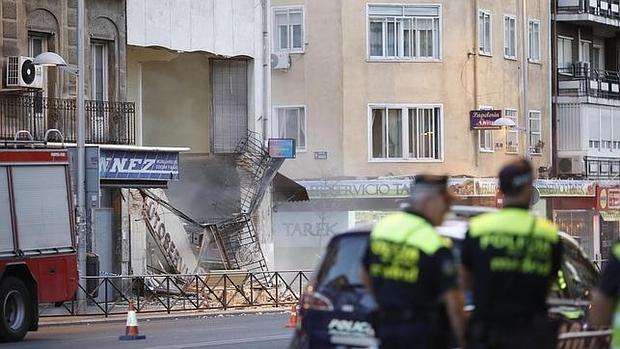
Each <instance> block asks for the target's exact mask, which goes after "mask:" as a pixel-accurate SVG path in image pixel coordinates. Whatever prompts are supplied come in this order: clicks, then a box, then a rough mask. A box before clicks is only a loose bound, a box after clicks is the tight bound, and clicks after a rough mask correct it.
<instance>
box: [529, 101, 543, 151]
mask: <svg viewBox="0 0 620 349" xmlns="http://www.w3.org/2000/svg"><path fill="white" fill-rule="evenodd" d="M532 114H538V124H539V126H540V130H539V131H536V132H535V131H533V130H532V120H534V118H532ZM527 122H528V123H529V125H528V126H529V133H530V134H529V135H528V137H530V149H528V150H527V151H528V154H530V155H536V156H539V155H542V154H543V152H542V150H541V152H540V153H534V152H533V151H532V150H533V149H535V147H536V145H535V144H534V142H532V138H533V137H534V135H538V137H539V139H540V140H541V141H542V140H543V138H542V135H543V123H542V112H541V111H540V110H529V111H528V112H527Z"/></svg>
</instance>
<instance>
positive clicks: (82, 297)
mask: <svg viewBox="0 0 620 349" xmlns="http://www.w3.org/2000/svg"><path fill="white" fill-rule="evenodd" d="M77 3H78V8H77V59H78V64H77V69H75V68H72V67H68V65H67V63H66V61H65V60H64V59H63V58H62V57H61V56H59V55H58V54H56V53H54V52H43V53H41V54H40V55H38V56H37V57H35V58H34V60H33V64H34V65H42V66H57V67H61V68H65V70H67V71H68V72H69V73H72V74H73V75H75V76H76V80H77V84H78V88H77V120H76V129H77V130H76V133H77V137H76V138H77V145H76V150H77V169H76V170H77V171H76V172H77V179H76V187H77V205H76V208H75V209H76V223H77V233H78V270H79V273H80V285H81V286H82V288H83V290H78V294H77V298H78V313H81V312H83V311H84V310H85V307H86V292H85V291H84V290H86V282H85V279H84V278H83V277H84V276H86V232H87V224H86V214H85V212H86V200H85V199H86V195H85V185H86V181H85V171H86V168H85V162H86V161H85V158H86V155H85V143H86V142H85V138H86V137H85V134H86V130H85V124H86V123H85V117H84V79H85V77H86V75H85V74H84V71H85V69H84V38H85V36H84V18H85V14H84V0H78V1H77Z"/></svg>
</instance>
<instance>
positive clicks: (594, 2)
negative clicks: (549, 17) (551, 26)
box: [556, 0, 620, 27]
mask: <svg viewBox="0 0 620 349" xmlns="http://www.w3.org/2000/svg"><path fill="white" fill-rule="evenodd" d="M556 19H557V20H558V21H565V22H575V23H580V24H586V23H585V22H594V23H598V24H600V25H604V26H614V27H620V0H558V13H557V15H556Z"/></svg>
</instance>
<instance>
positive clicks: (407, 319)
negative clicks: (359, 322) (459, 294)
mask: <svg viewBox="0 0 620 349" xmlns="http://www.w3.org/2000/svg"><path fill="white" fill-rule="evenodd" d="M449 247H450V241H449V240H447V239H443V238H442V237H440V236H439V234H438V233H437V232H436V231H435V228H434V227H433V225H432V224H431V223H430V222H429V221H428V219H426V218H425V217H423V216H422V215H421V214H418V213H410V212H400V213H396V214H393V215H391V216H388V217H386V218H385V219H383V220H382V221H381V222H379V223H378V224H377V225H376V226H375V228H374V229H373V231H372V233H371V235H370V241H369V245H368V249H367V252H366V255H365V257H364V260H363V264H364V266H365V268H366V270H367V272H368V275H369V276H370V278H371V280H372V285H373V289H374V293H375V297H376V300H377V303H378V304H379V307H380V312H379V328H378V334H379V337H380V340H381V347H382V348H408V349H414V348H446V347H447V341H448V340H449V335H448V334H449V327H448V321H447V316H446V313H445V310H444V311H440V310H441V305H440V299H439V298H440V296H441V295H442V294H443V293H444V292H446V291H448V290H450V289H453V288H456V287H457V281H456V270H455V264H454V260H453V255H452V252H451V250H450V249H449Z"/></svg>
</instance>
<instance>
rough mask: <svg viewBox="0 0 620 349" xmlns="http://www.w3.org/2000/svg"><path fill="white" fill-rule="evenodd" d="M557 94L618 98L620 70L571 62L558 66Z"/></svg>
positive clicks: (619, 92) (619, 96) (619, 97)
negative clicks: (594, 67)
mask: <svg viewBox="0 0 620 349" xmlns="http://www.w3.org/2000/svg"><path fill="white" fill-rule="evenodd" d="M557 76H558V94H559V95H560V96H568V97H584V96H587V97H597V98H608V99H620V72H618V71H612V70H603V69H593V68H590V67H588V66H587V65H580V64H572V65H571V66H569V67H563V68H558V75H557Z"/></svg>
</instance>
